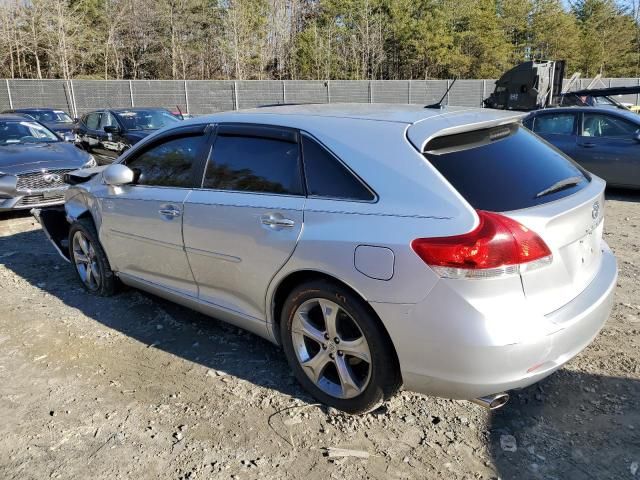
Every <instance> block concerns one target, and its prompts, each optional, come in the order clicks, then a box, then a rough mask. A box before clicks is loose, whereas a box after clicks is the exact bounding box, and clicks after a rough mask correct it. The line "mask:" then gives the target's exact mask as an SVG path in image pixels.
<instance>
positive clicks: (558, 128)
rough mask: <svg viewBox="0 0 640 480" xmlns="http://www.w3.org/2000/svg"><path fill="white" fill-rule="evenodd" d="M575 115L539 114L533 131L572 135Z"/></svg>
mask: <svg viewBox="0 0 640 480" xmlns="http://www.w3.org/2000/svg"><path fill="white" fill-rule="evenodd" d="M574 120H575V115H573V114H571V113H554V114H550V115H538V116H537V117H536V118H535V121H534V123H533V131H534V132H536V133H540V134H545V133H547V134H556V135H572V134H573V123H574Z"/></svg>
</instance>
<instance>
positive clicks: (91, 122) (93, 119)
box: [84, 113, 100, 130]
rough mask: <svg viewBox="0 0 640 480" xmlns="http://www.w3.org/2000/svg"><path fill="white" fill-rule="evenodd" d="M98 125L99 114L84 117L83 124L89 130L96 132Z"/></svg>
mask: <svg viewBox="0 0 640 480" xmlns="http://www.w3.org/2000/svg"><path fill="white" fill-rule="evenodd" d="M98 123H100V113H90V114H89V115H87V116H86V117H85V120H84V124H85V125H86V126H87V128H90V129H91V130H97V129H98Z"/></svg>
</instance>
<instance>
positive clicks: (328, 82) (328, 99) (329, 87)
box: [327, 80, 331, 103]
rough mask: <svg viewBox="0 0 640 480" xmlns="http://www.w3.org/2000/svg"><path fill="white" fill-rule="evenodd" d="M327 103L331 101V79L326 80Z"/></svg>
mask: <svg viewBox="0 0 640 480" xmlns="http://www.w3.org/2000/svg"><path fill="white" fill-rule="evenodd" d="M327 103H331V80H327Z"/></svg>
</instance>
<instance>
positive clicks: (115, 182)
mask: <svg viewBox="0 0 640 480" xmlns="http://www.w3.org/2000/svg"><path fill="white" fill-rule="evenodd" d="M133 177H134V175H133V170H131V169H130V168H129V167H127V166H126V165H122V164H121V163H114V164H111V165H109V166H108V167H107V168H105V169H104V172H102V178H103V179H104V183H106V184H107V185H112V186H119V185H126V184H128V183H132V182H133Z"/></svg>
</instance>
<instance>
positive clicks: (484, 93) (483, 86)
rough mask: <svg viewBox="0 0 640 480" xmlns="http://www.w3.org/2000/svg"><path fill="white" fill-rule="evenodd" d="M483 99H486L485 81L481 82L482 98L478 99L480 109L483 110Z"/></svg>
mask: <svg viewBox="0 0 640 480" xmlns="http://www.w3.org/2000/svg"><path fill="white" fill-rule="evenodd" d="M485 98H487V81H486V80H482V98H481V99H480V108H484V99H485Z"/></svg>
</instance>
